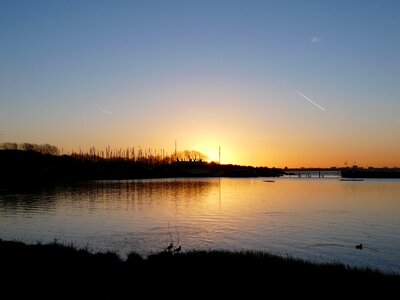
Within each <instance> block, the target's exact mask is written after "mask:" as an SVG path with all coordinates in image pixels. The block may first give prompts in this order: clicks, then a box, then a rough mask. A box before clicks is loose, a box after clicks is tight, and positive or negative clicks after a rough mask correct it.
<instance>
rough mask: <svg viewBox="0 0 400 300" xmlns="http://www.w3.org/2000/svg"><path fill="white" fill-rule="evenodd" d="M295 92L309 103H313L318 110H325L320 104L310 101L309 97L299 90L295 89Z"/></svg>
mask: <svg viewBox="0 0 400 300" xmlns="http://www.w3.org/2000/svg"><path fill="white" fill-rule="evenodd" d="M295 91H296V93H297V94H299V95H300V96H301V97H303V98H304V99H306V100H307V101H309V102H310V103H312V104H314V105H315V106H316V107H318V108H319V109H320V110H322V111H325V108H323V107H322V106H321V105H319V104H317V103H315V102H314V101H312V100H311V99H310V98H308V97H307V96H305V95H303V94H302V93H300V92H299V91H297V90H295Z"/></svg>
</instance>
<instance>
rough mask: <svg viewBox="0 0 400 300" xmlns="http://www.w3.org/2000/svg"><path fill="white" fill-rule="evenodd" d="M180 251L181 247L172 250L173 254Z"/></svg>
mask: <svg viewBox="0 0 400 300" xmlns="http://www.w3.org/2000/svg"><path fill="white" fill-rule="evenodd" d="M181 250H182V247H181V246H179V247H178V248H176V249H175V250H174V252H175V253H179V252H181Z"/></svg>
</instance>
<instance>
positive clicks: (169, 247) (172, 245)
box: [167, 243, 174, 251]
mask: <svg viewBox="0 0 400 300" xmlns="http://www.w3.org/2000/svg"><path fill="white" fill-rule="evenodd" d="M173 247H174V243H171V244H169V246H168V247H167V250H168V251H171V250H172V248H173Z"/></svg>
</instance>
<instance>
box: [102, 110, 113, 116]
mask: <svg viewBox="0 0 400 300" xmlns="http://www.w3.org/2000/svg"><path fill="white" fill-rule="evenodd" d="M103 113H105V114H109V115H111V111H108V110H103Z"/></svg>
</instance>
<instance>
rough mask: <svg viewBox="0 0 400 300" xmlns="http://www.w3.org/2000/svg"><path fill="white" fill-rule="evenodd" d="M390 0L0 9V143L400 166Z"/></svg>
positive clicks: (18, 4) (396, 22)
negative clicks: (219, 148) (175, 147)
mask: <svg viewBox="0 0 400 300" xmlns="http://www.w3.org/2000/svg"><path fill="white" fill-rule="evenodd" d="M399 16H400V2H399V1H218V0H217V1H216V0H214V1H168V0H163V1H61V0H59V1H33V0H32V1H31V0H30V1H3V0H1V1H0V133H1V134H2V135H0V142H32V143H50V144H54V145H57V146H59V147H60V148H63V149H64V152H65V151H71V150H73V149H75V150H77V149H79V146H81V147H82V149H89V148H90V147H91V146H95V147H96V148H105V147H106V146H107V145H110V146H111V147H115V148H120V147H128V146H129V147H133V146H135V147H138V146H141V147H142V148H153V149H162V148H163V149H165V150H166V151H168V152H170V153H172V152H173V150H174V143H175V140H177V143H178V150H184V149H194V150H199V151H201V152H203V153H205V154H207V155H209V157H210V158H211V159H217V158H218V146H221V147H222V163H237V164H244V165H255V166H276V167H284V166H289V167H302V166H304V167H311V166H322V167H330V166H343V165H344V162H345V161H347V162H348V164H349V165H351V164H353V163H354V162H355V163H356V164H358V165H361V166H370V165H372V166H390V167H392V166H393V165H396V166H400V30H399V28H400V17H399Z"/></svg>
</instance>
